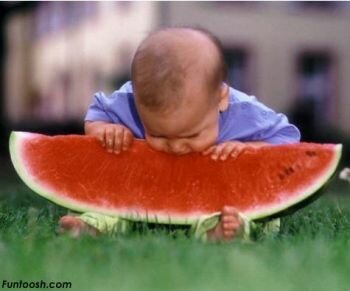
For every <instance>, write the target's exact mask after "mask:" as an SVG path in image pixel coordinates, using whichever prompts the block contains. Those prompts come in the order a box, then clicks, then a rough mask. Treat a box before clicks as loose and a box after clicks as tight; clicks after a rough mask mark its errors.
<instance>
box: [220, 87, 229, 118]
mask: <svg viewBox="0 0 350 291" xmlns="http://www.w3.org/2000/svg"><path fill="white" fill-rule="evenodd" d="M228 95H229V87H228V85H227V84H226V83H222V85H221V86H220V91H219V111H220V112H223V111H226V109H227V107H228Z"/></svg>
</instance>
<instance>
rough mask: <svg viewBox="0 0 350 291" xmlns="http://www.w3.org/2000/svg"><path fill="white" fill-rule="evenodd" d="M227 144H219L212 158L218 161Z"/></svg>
mask: <svg viewBox="0 0 350 291" xmlns="http://www.w3.org/2000/svg"><path fill="white" fill-rule="evenodd" d="M224 147H225V144H219V145H217V146H216V147H215V149H214V151H213V152H212V153H211V158H212V159H213V160H217V159H218V158H219V156H220V155H221V152H222V150H223V149H224Z"/></svg>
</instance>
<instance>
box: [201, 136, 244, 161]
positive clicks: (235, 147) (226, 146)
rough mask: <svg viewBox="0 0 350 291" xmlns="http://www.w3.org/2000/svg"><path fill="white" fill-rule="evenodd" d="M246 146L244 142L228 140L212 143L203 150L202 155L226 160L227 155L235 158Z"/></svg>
mask: <svg viewBox="0 0 350 291" xmlns="http://www.w3.org/2000/svg"><path fill="white" fill-rule="evenodd" d="M245 147H246V145H245V143H243V142H239V141H229V142H224V143H221V144H218V145H214V146H212V147H210V148H208V149H207V150H205V151H204V152H203V155H205V156H206V155H210V157H211V158H212V159H213V160H218V159H219V160H222V161H224V160H226V159H227V158H228V157H229V156H231V157H233V158H236V157H238V155H239V154H240V153H241V152H242V150H243V149H244V148H245Z"/></svg>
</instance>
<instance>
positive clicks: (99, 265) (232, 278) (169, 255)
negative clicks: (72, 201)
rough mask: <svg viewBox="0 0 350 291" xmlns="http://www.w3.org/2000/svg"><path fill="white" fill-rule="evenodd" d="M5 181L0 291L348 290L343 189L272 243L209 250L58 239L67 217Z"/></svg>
mask: <svg viewBox="0 0 350 291" xmlns="http://www.w3.org/2000/svg"><path fill="white" fill-rule="evenodd" d="M11 177H12V176H11ZM11 177H6V181H7V182H5V181H2V182H1V181H0V182H1V184H0V185H2V187H1V189H0V288H1V287H2V282H3V280H7V281H15V280H22V281H40V280H43V281H46V282H50V281H58V282H62V281H69V282H71V283H72V288H71V289H70V290H181V291H183V290H191V291H192V290H200V291H205V290H248V291H253V290H283V291H284V290H303V291H305V290H327V291H330V290H337V291H338V290H349V289H350V287H349V285H350V276H349V274H348V273H349V270H350V251H349V250H350V199H349V198H348V197H346V192H349V193H348V194H350V187H349V186H348V185H345V183H344V184H341V185H340V186H339V185H338V186H337V185H335V186H334V185H333V184H331V185H330V186H329V188H328V191H327V193H326V195H325V196H323V197H322V198H321V199H319V200H318V201H316V202H314V203H313V204H312V205H310V206H308V207H306V208H304V209H302V210H300V211H298V212H296V213H295V214H293V215H291V216H288V217H285V218H283V220H282V230H281V233H280V234H279V235H277V236H273V235H260V236H259V237H258V239H257V241H256V242H255V243H241V242H234V243H219V244H208V243H202V242H198V241H195V240H193V239H191V238H189V237H187V236H186V235H185V234H184V232H179V233H174V232H170V233H169V231H166V230H164V229H147V228H146V227H144V226H142V227H140V228H139V230H138V231H135V232H134V233H131V234H129V235H124V236H108V235H105V236H101V237H99V238H91V237H82V238H80V239H73V238H70V237H68V236H62V235H57V232H56V223H57V219H58V218H59V217H60V216H61V215H63V214H65V210H64V209H63V208H60V207H58V206H55V205H53V204H51V203H49V202H47V201H45V200H44V199H41V198H39V197H38V196H36V195H34V194H33V193H32V192H31V191H30V190H29V189H28V188H26V187H25V186H24V185H23V183H22V182H20V181H19V180H18V179H17V178H15V177H12V178H11ZM36 290H39V289H36Z"/></svg>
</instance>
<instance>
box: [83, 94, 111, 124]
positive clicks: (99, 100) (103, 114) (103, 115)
mask: <svg viewBox="0 0 350 291" xmlns="http://www.w3.org/2000/svg"><path fill="white" fill-rule="evenodd" d="M107 98H108V97H106V96H105V94H104V93H102V92H98V93H96V94H95V95H94V97H93V100H92V102H91V104H90V106H89V108H88V111H87V113H86V116H85V121H105V122H115V120H113V119H115V117H114V118H113V119H112V118H111V116H110V114H109V113H108V111H107V108H106V104H107Z"/></svg>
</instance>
